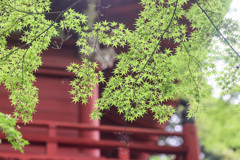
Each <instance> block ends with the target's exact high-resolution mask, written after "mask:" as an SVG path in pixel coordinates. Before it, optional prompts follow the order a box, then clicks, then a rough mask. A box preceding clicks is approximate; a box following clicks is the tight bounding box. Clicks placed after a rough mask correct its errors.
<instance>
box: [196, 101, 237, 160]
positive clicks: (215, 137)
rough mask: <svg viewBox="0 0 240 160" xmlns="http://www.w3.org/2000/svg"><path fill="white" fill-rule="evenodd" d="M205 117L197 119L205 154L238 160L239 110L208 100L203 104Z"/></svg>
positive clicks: (227, 103)
mask: <svg viewBox="0 0 240 160" xmlns="http://www.w3.org/2000/svg"><path fill="white" fill-rule="evenodd" d="M204 104H205V106H206V108H205V109H206V111H205V116H204V117H201V118H198V119H197V126H198V135H199V138H200V142H201V144H202V145H203V146H204V147H205V150H206V151H207V152H211V153H214V154H215V155H218V156H219V157H222V159H224V160H227V159H229V160H238V159H239V158H240V154H239V147H240V146H239V144H240V143H239V139H240V134H239V132H238V130H239V129H240V128H239V122H238V120H239V114H238V113H239V109H238V106H237V105H232V104H230V103H229V102H225V101H223V100H221V99H219V100H218V99H214V98H208V99H206V100H205V102H204Z"/></svg>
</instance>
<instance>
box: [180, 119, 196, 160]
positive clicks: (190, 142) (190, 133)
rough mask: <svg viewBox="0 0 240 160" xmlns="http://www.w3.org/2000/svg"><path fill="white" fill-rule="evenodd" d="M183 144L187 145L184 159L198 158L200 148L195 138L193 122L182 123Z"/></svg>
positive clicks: (192, 159) (194, 159) (193, 159)
mask: <svg viewBox="0 0 240 160" xmlns="http://www.w3.org/2000/svg"><path fill="white" fill-rule="evenodd" d="M183 133H184V145H185V146H186V147H187V154H186V158H185V160H200V159H199V156H200V148H199V144H198V139H197V132H196V127H195V125H194V124H193V123H186V124H184V125H183Z"/></svg>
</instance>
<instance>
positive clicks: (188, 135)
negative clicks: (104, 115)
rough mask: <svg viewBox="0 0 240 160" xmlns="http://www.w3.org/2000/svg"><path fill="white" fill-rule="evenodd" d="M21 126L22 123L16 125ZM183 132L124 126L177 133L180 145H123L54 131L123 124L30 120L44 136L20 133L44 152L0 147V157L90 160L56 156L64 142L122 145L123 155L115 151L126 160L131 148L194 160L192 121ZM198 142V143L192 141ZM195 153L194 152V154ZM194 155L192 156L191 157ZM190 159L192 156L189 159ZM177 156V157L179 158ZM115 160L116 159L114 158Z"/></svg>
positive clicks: (130, 129) (134, 131)
mask: <svg viewBox="0 0 240 160" xmlns="http://www.w3.org/2000/svg"><path fill="white" fill-rule="evenodd" d="M20 125H22V124H20ZM185 125H188V126H184V127H183V128H184V131H183V133H169V132H166V131H163V130H158V129H146V128H136V127H127V132H128V133H132V134H134V135H147V136H149V135H158V136H180V137H183V139H184V144H183V145H182V146H180V147H170V146H158V145H157V143H146V142H138V141H133V143H131V144H129V145H127V148H126V144H124V143H121V142H120V141H119V140H117V139H116V140H113V139H110V140H99V141H96V140H89V139H86V138H84V139H83V138H81V137H79V138H78V137H68V136H59V135H58V134H57V132H58V130H61V129H67V130H76V131H93V130H97V131H100V132H101V133H103V132H106V133H113V132H124V131H125V127H118V126H108V125H100V126H92V125H89V124H73V123H64V122H53V121H34V123H32V124H30V125H28V127H31V126H34V127H47V130H48V134H47V135H37V134H24V135H23V137H24V138H25V139H27V140H29V141H30V142H31V143H44V144H45V147H46V152H45V154H44V155H29V154H20V153H13V152H11V153H2V152H1V150H0V157H8V158H11V157H12V158H13V157H18V158H19V159H24V160H25V159H28V160H29V159H73V160H75V159H81V160H90V159H92V158H87V157H85V158H82V157H81V158H80V157H78V156H74V155H72V156H71V155H69V156H65V157H64V156H61V158H60V157H59V155H58V146H59V145H66V146H70V147H81V148H99V149H105V150H108V149H113V148H125V149H127V150H128V152H127V153H126V154H125V155H122V154H121V150H119V154H118V158H117V159H124V160H127V159H129V154H130V152H131V151H135V152H136V151H137V152H148V153H165V154H176V155H178V156H177V157H178V158H179V157H183V158H182V159H186V160H198V158H197V159H196V158H192V157H194V154H198V152H197V151H196V150H198V148H197V147H194V146H192V145H193V144H192V143H197V139H196V131H195V129H194V128H193V127H192V126H191V125H193V126H194V124H190V126H189V124H185ZM0 137H1V138H4V135H0ZM194 145H198V144H194ZM197 156H198V155H197ZM195 157H196V156H195ZM189 158H192V159H189ZM98 159H99V160H105V159H108V160H113V159H110V158H104V157H102V158H98ZM179 159H180V158H179ZM115 160H116V159H115Z"/></svg>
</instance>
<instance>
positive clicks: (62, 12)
mask: <svg viewBox="0 0 240 160" xmlns="http://www.w3.org/2000/svg"><path fill="white" fill-rule="evenodd" d="M80 1H82V0H78V1H76V2H75V3H73V4H72V5H70V6H69V7H67V8H66V9H65V10H63V11H61V13H60V14H59V15H58V16H57V18H56V19H55V20H54V21H53V22H52V24H51V25H49V27H48V28H47V29H45V30H44V31H43V32H41V33H40V34H38V35H37V36H36V37H35V38H34V39H33V40H31V42H30V43H27V44H24V45H22V46H21V47H19V48H17V49H15V50H13V51H12V52H10V53H9V54H8V55H6V56H4V57H2V58H1V60H2V59H3V58H7V57H9V56H10V55H11V54H12V53H14V52H15V51H17V50H19V49H22V48H24V47H26V46H29V44H31V43H33V42H34V41H35V40H36V39H38V38H39V37H40V36H41V35H42V34H44V33H45V32H47V31H48V30H49V29H50V28H51V27H52V26H53V25H54V24H55V23H56V22H57V21H58V19H59V18H60V17H61V16H62V15H63V14H64V13H65V12H66V11H67V10H68V9H70V8H71V7H74V6H75V5H77V4H78V3H79V2H80Z"/></svg>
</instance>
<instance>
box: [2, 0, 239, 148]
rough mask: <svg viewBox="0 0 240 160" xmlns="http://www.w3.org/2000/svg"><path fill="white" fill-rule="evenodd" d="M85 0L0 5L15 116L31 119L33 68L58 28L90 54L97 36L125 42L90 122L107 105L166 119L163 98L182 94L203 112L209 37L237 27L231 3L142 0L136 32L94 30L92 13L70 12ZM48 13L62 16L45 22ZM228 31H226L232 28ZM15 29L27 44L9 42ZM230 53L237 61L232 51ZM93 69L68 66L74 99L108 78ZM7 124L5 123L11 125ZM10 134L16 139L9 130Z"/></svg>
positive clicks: (106, 25) (104, 26)
mask: <svg viewBox="0 0 240 160" xmlns="http://www.w3.org/2000/svg"><path fill="white" fill-rule="evenodd" d="M80 1H81V0H77V1H75V2H73V3H72V5H70V6H68V7H66V9H64V10H63V11H59V12H51V11H50V4H51V2H50V0H39V1H37V2H38V3H36V1H35V0H2V1H1V2H0V22H1V23H0V53H1V54H0V59H1V61H0V75H1V76H0V83H2V84H3V85H4V86H5V87H6V89H8V90H9V92H10V93H11V95H10V99H11V102H12V105H13V106H14V107H15V111H14V113H13V115H12V118H13V119H15V120H16V119H17V118H20V119H22V120H23V121H24V122H29V121H31V120H32V114H33V113H34V112H35V107H36V103H37V102H38V96H37V88H36V87H35V86H33V82H34V81H35V77H34V75H33V73H34V72H35V71H36V70H37V69H38V67H39V66H40V65H41V63H42V62H41V57H40V55H41V53H42V52H43V51H44V50H46V49H47V48H48V47H49V45H50V43H51V38H52V37H54V36H57V35H58V34H59V33H58V29H62V30H68V31H69V30H72V31H74V32H75V33H76V34H78V36H79V39H78V41H77V46H78V47H79V48H80V52H81V53H83V54H86V55H88V54H89V53H91V52H94V50H95V48H92V47H91V46H90V45H89V44H88V40H89V39H91V38H92V37H98V41H99V43H101V44H103V45H106V46H113V47H128V51H127V52H126V53H121V54H119V55H118V56H117V60H118V64H117V65H116V69H115V70H114V75H113V76H112V77H111V78H110V80H109V81H108V82H106V83H107V84H106V88H105V90H104V92H103V93H102V97H101V98H100V99H99V100H98V103H97V105H96V106H95V110H94V111H93V113H92V114H91V117H92V118H93V119H100V118H101V115H102V112H103V111H104V110H109V109H110V108H111V107H112V106H115V107H117V109H118V112H119V113H122V114H124V117H125V120H128V121H134V120H136V119H137V118H138V117H142V116H144V114H145V113H146V112H147V111H148V110H150V111H152V112H153V113H154V119H157V120H158V121H159V123H163V122H165V121H167V120H168V118H169V117H171V116H172V114H173V113H174V109H173V108H172V107H171V106H166V105H164V103H163V102H165V101H167V100H169V99H171V98H174V97H177V96H185V97H189V98H190V103H191V104H192V110H191V111H190V115H191V116H196V115H197V113H199V112H200V111H202V110H203V107H202V105H201V102H202V100H203V99H204V97H206V96H207V94H206V93H207V90H208V88H207V87H206V84H205V83H204V78H203V75H204V74H206V75H209V74H210V72H209V68H213V65H214V64H213V63H212V61H213V60H212V59H211V60H208V61H207V59H208V58H209V56H208V53H210V50H211V43H209V42H211V40H212V37H213V36H215V35H216V34H217V33H216V28H219V29H221V28H223V29H224V25H229V24H232V21H229V22H227V23H224V22H222V19H223V16H224V15H225V13H226V12H227V8H228V7H229V4H230V1H231V0H211V1H206V0H198V1H197V0H195V1H192V5H191V6H190V8H189V9H183V8H184V7H183V6H185V5H187V4H188V3H190V1H188V0H168V1H167V2H166V1H164V0H141V2H140V3H141V4H142V6H143V10H142V11H141V13H140V15H139V18H138V19H136V22H135V24H134V25H135V29H134V30H129V29H128V28H127V27H126V26H125V25H124V24H121V23H118V22H108V21H98V22H96V23H95V24H94V25H93V27H92V30H89V27H88V25H87V20H88V19H87V17H86V16H85V15H84V14H82V13H78V12H77V11H75V10H73V9H72V7H74V6H75V5H76V4H78V3H80ZM219 12H220V13H219ZM47 14H56V15H57V16H56V18H55V20H48V19H46V15H47ZM225 30H226V32H227V33H228V32H230V31H231V28H230V29H229V28H228V27H225ZM16 31H17V32H19V33H21V42H22V45H21V46H13V47H9V46H8V43H7V40H6V38H7V37H9V36H10V35H11V34H12V33H13V32H16ZM230 38H231V37H230ZM163 41H171V42H172V43H174V44H175V45H176V47H175V48H170V47H166V46H165V48H164V46H161V42H163ZM215 52H217V51H216V50H215ZM231 56H233V57H234V58H235V59H236V55H234V53H232V51H231ZM234 58H233V59H234ZM233 62H235V61H232V62H231V64H232V63H233ZM96 67H97V66H96V63H94V62H88V61H87V60H84V62H83V63H82V64H71V65H70V66H69V67H68V71H71V72H73V73H75V74H76V79H75V80H73V81H72V82H71V85H72V87H73V89H72V91H71V92H70V93H71V94H72V95H73V102H78V101H79V98H81V101H82V103H86V101H87V98H89V97H91V93H90V92H91V90H92V88H93V86H94V85H95V84H96V83H99V82H103V81H104V78H103V76H102V73H101V72H95V70H94V69H95V68H96ZM98 78H99V79H98ZM80 81H81V82H80ZM177 81H178V83H177ZM221 81H224V79H221ZM12 118H11V119H12ZM9 121H10V120H9ZM6 124H7V123H4V124H3V125H2V126H1V128H6ZM14 132H15V133H17V131H16V130H14ZM5 134H6V135H7V137H10V136H11V135H10V134H9V132H5ZM10 142H12V141H10ZM14 142H16V141H14ZM12 144H13V146H14V147H15V148H17V149H19V147H17V146H18V145H19V146H24V145H25V143H22V141H18V144H16V143H12Z"/></svg>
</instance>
